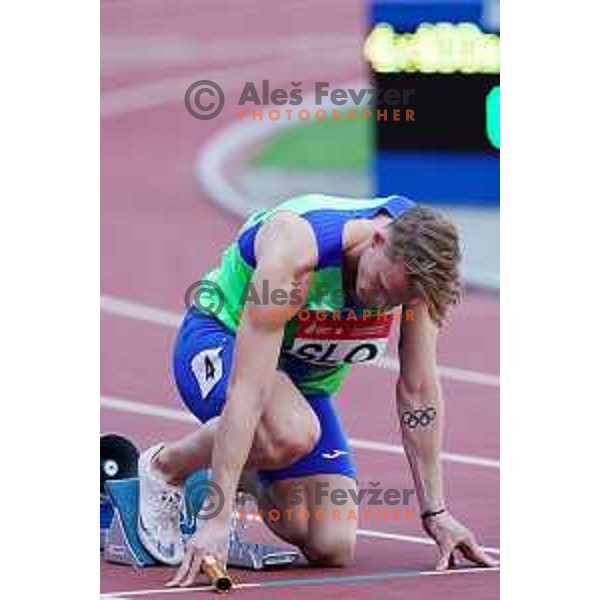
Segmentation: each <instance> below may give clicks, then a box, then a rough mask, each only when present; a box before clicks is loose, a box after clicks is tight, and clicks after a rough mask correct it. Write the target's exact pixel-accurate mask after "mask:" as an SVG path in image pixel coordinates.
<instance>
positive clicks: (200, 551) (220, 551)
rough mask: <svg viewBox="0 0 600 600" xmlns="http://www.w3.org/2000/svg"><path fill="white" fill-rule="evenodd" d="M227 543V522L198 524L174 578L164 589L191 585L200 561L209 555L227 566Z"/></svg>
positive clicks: (200, 564) (198, 569)
mask: <svg viewBox="0 0 600 600" xmlns="http://www.w3.org/2000/svg"><path fill="white" fill-rule="evenodd" d="M228 543H229V522H227V521H224V522H221V521H220V520H219V519H213V520H210V521H206V522H204V523H200V527H199V528H198V529H197V530H196V533H194V535H193V536H192V537H191V538H190V539H189V540H188V542H187V544H186V549H185V556H184V558H183V561H182V562H181V566H180V567H179V570H178V571H177V573H176V574H175V577H173V579H171V580H170V581H169V582H168V583H167V584H166V587H176V586H181V587H186V586H189V585H193V584H194V582H195V581H196V578H197V577H198V575H199V574H200V570H201V568H202V561H203V560H204V559H205V557H206V556H208V555H210V556H213V557H214V558H216V559H217V561H218V562H219V563H220V564H222V565H226V564H227V550H228Z"/></svg>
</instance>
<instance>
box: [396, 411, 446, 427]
mask: <svg viewBox="0 0 600 600" xmlns="http://www.w3.org/2000/svg"><path fill="white" fill-rule="evenodd" d="M436 414H437V413H436V410H435V408H433V406H430V407H429V408H417V409H415V410H414V411H410V410H407V411H406V412H405V413H404V414H403V415H402V419H401V421H400V422H401V423H402V425H406V427H408V428H409V429H415V427H418V426H419V425H420V426H421V427H427V426H428V425H430V424H431V423H432V422H433V421H434V419H435V416H436Z"/></svg>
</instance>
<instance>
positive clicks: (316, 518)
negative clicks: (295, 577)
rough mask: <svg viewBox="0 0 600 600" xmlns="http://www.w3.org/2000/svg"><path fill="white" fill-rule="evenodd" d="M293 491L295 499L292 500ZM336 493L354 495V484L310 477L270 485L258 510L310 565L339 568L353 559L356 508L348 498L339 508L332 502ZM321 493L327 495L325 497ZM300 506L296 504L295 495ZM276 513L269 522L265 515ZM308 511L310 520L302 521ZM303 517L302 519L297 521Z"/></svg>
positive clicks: (334, 477)
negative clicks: (300, 497) (296, 547)
mask: <svg viewBox="0 0 600 600" xmlns="http://www.w3.org/2000/svg"><path fill="white" fill-rule="evenodd" d="M292 488H293V489H294V494H296V497H295V499H293V500H292V499H291V491H292ZM336 489H342V490H354V491H356V482H355V481H354V480H353V479H351V478H350V477H346V476H344V475H310V476H308V477H302V478H300V479H295V480H293V481H292V480H283V481H278V482H275V483H273V484H271V485H270V486H269V487H268V488H267V489H266V490H264V493H263V495H262V498H261V501H260V508H261V509H262V510H263V514H264V521H265V523H266V524H267V525H268V527H269V528H270V529H271V530H272V531H273V532H274V533H275V534H276V535H278V536H279V537H280V538H282V539H283V540H285V541H286V542H289V543H290V544H293V545H295V546H298V547H299V548H300V549H301V550H302V552H303V553H304V555H305V556H306V558H307V560H308V561H309V562H311V563H312V564H315V565H319V566H325V567H342V566H344V565H346V564H348V562H350V561H351V560H352V558H353V556H354V546H355V543H356V526H357V521H356V520H355V519H354V518H352V517H353V515H352V514H351V511H354V514H355V515H356V516H358V507H357V505H356V504H355V503H354V502H353V501H352V499H351V498H350V496H348V499H347V500H346V502H345V503H344V504H343V505H341V506H339V505H338V504H333V503H332V501H331V494H332V492H333V491H334V490H336ZM323 491H326V492H327V493H326V494H324V493H323ZM298 493H300V494H302V502H300V503H297V499H298V497H297V494H298ZM273 508H276V509H277V510H278V511H279V513H278V514H279V518H278V519H277V520H270V519H268V511H269V510H271V509H273ZM301 510H303V511H306V510H307V511H308V514H309V515H310V518H309V519H308V520H306V519H305V515H306V514H307V513H306V512H304V516H302V515H303V513H301V512H300V511H301ZM300 517H302V518H300Z"/></svg>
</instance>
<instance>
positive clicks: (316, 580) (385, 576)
mask: <svg viewBox="0 0 600 600" xmlns="http://www.w3.org/2000/svg"><path fill="white" fill-rule="evenodd" d="M498 571H500V567H490V568H487V569H483V568H481V567H466V568H461V569H451V570H449V571H416V570H415V571H406V572H404V573H403V572H401V571H398V572H396V573H394V572H383V573H372V574H368V575H364V576H361V575H348V576H344V575H329V576H325V577H304V578H303V579H302V580H300V579H298V578H294V579H289V580H286V579H280V580H277V583H276V585H272V584H271V585H269V582H268V581H266V582H264V583H259V582H257V583H234V585H233V589H234V590H241V589H252V588H274V589H277V588H284V589H285V588H286V587H295V586H297V585H302V586H305V585H324V584H325V583H331V584H334V585H335V582H336V581H337V580H339V582H340V583H363V582H366V581H375V582H376V581H378V580H381V581H385V580H389V579H391V578H396V577H398V578H400V577H448V576H456V575H472V574H475V573H495V572H498ZM190 592H214V589H213V587H212V586H210V585H203V586H197V587H187V588H158V589H150V590H132V591H128V592H111V593H110V595H105V594H100V598H102V599H103V600H108V599H109V598H121V599H123V598H124V597H125V596H154V595H160V594H189V593H190Z"/></svg>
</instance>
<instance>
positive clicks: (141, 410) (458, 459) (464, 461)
mask: <svg viewBox="0 0 600 600" xmlns="http://www.w3.org/2000/svg"><path fill="white" fill-rule="evenodd" d="M100 406H101V407H102V408H106V409H110V410H118V411H122V412H129V413H134V414H138V415H144V416H147V417H157V418H160V419H168V420H170V421H179V422H181V423H197V422H198V421H197V420H196V418H195V417H194V416H193V415H192V414H191V413H189V412H187V411H184V410H178V409H176V408H168V407H166V406H159V405H156V404H146V403H143V402H135V401H133V400H127V399H125V398H115V397H113V396H101V397H100ZM350 444H351V445H352V446H353V447H354V448H356V449H357V450H371V451H372V452H382V453H387V454H405V452H404V448H403V447H402V446H399V445H398V446H395V445H393V444H385V443H383V442H374V441H371V440H362V439H357V438H350ZM441 456H442V460H443V461H445V462H449V463H455V464H461V465H470V466H475V467H484V468H488V469H499V468H500V461H499V460H496V459H493V458H486V457H482V456H470V455H468V454H456V453H454V452H442V454H441Z"/></svg>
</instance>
